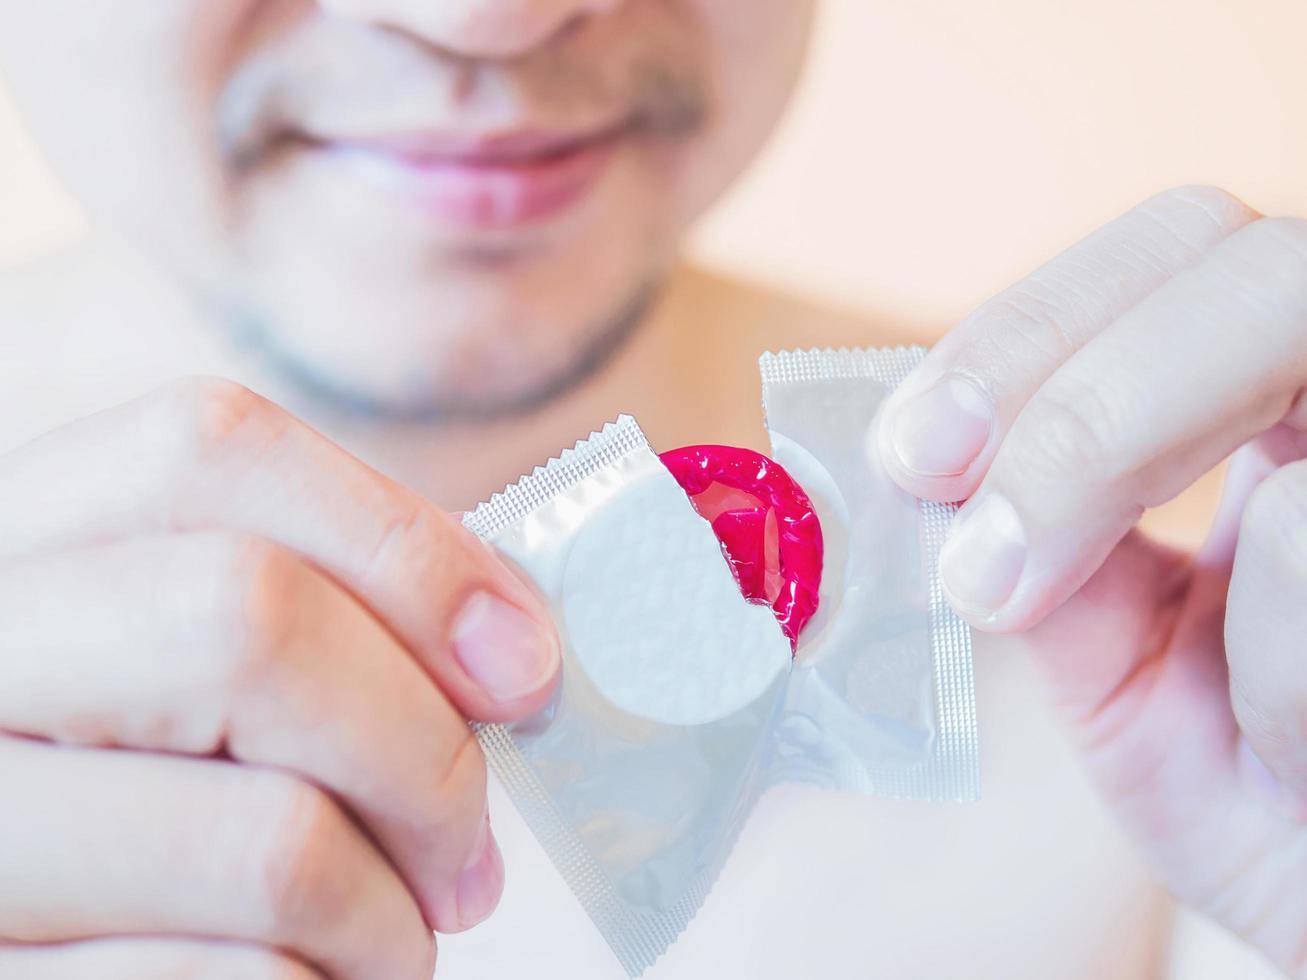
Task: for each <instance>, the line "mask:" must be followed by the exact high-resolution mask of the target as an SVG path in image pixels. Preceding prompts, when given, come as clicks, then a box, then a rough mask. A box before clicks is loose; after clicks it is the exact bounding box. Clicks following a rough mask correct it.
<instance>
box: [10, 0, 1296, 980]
mask: <svg viewBox="0 0 1307 980" xmlns="http://www.w3.org/2000/svg"><path fill="white" fill-rule="evenodd" d="M1304 39H1307V4H1304V3H1302V0H1245V2H1235V0H1097V2H1093V3H1090V2H1087V0H1085V2H1081V3H1069V2H1055V0H998V2H992V3H976V2H974V0H827V3H826V8H825V14H824V17H823V19H822V22H821V24H820V25H819V29H818V35H817V39H816V47H817V50H816V53H815V57H814V60H813V64H812V68H811V71H810V72H809V75H808V77H807V79H806V81H805V83H804V85H803V87H802V89H801V91H800V93H799V95H798V97H797V99H796V102H795V106H794V109H793V111H792V113H791V115H790V117H789V118H788V120H787V122H786V124H785V126H784V128H783V131H782V133H781V135H780V136H779V137H778V139H776V140H775V141H774V142H773V144H772V146H771V149H770V150H769V151H768V153H767V154H766V157H765V159H764V160H763V161H762V164H761V165H760V166H759V167H758V168H757V169H756V170H755V171H754V172H753V173H752V174H751V175H750V177H749V178H748V179H747V180H746V181H744V182H743V183H742V184H741V185H740V187H739V188H738V189H737V191H736V192H735V193H734V194H733V195H732V197H731V198H730V199H729V200H728V201H727V202H726V203H725V205H724V206H723V207H721V208H720V209H719V210H718V211H717V212H716V213H715V214H714V215H713V216H712V217H711V218H710V219H709V221H707V222H706V224H705V225H704V227H703V228H702V229H701V232H700V234H699V235H698V236H697V239H696V241H695V246H694V247H695V249H696V251H697V252H698V253H699V254H701V255H702V256H704V257H706V258H707V259H709V260H711V261H712V262H714V263H716V264H718V265H722V266H725V267H727V268H730V269H733V270H737V271H740V272H743V273H745V274H748V275H750V276H755V277H758V278H763V279H768V280H777V281H782V282H784V283H785V284H787V285H789V286H790V287H792V288H794V289H797V290H799V291H802V292H805V293H809V294H812V295H816V296H820V297H825V298H828V299H833V300H835V301H837V302H841V303H845V304H849V305H853V306H857V307H861V308H865V309H868V310H872V311H874V312H877V313H879V314H880V315H882V316H888V317H892V318H894V319H896V320H899V321H901V322H903V323H905V324H909V325H911V326H914V327H916V328H917V329H919V330H920V331H921V332H922V333H923V334H924V335H935V334H938V333H939V332H940V331H942V330H943V329H945V328H946V327H947V326H948V324H949V323H950V322H951V321H952V320H954V319H956V318H957V317H959V316H961V315H962V314H963V313H965V312H966V311H967V309H969V308H970V307H971V306H973V305H975V304H976V303H977V302H979V301H980V300H981V299H983V298H984V297H985V296H987V295H989V294H990V293H992V292H994V291H996V290H997V289H999V288H1002V287H1003V286H1004V285H1005V284H1007V283H1008V282H1010V281H1011V280H1013V279H1014V278H1016V277H1017V276H1018V275H1020V274H1021V273H1022V272H1023V271H1024V270H1026V269H1028V268H1030V267H1031V266H1032V265H1034V264H1036V263H1037V262H1039V261H1040V260H1041V259H1043V258H1045V257H1047V256H1048V255H1050V254H1051V253H1053V252H1055V251H1057V250H1058V249H1059V248H1061V247H1062V246H1064V245H1066V244H1068V243H1069V242H1070V241H1072V240H1074V239H1075V238H1076V237H1078V236H1079V235H1081V234H1083V233H1084V232H1086V231H1088V230H1090V229H1091V228H1093V227H1095V226H1096V225H1098V224H1101V223H1102V222H1103V221H1105V220H1107V219H1108V218H1110V217H1111V216H1113V215H1114V214H1116V213H1118V212H1120V211H1122V210H1124V209H1125V208H1126V207H1128V206H1129V205H1130V204H1131V203H1133V202H1135V201H1136V200H1138V199H1139V198H1141V197H1144V196H1146V195H1148V194H1150V193H1152V192H1154V191H1156V190H1160V189H1162V188H1165V187H1168V186H1171V185H1175V184H1179V183H1186V182H1204V183H1214V184H1219V185H1221V186H1224V187H1226V188H1228V189H1229V190H1232V191H1234V192H1235V193H1237V194H1240V195H1241V196H1243V197H1244V198H1245V199H1246V200H1248V201H1249V202H1250V203H1252V204H1253V205H1254V206H1256V207H1258V208H1260V209H1262V210H1264V211H1267V212H1288V213H1297V214H1304V215H1307V179H1305V178H1307V55H1304V51H1303V48H1304ZM80 229H81V217H80V215H79V214H78V211H77V208H76V207H75V205H74V204H73V203H72V202H70V201H69V200H68V199H67V198H66V197H65V195H64V194H63V193H62V192H61V191H60V189H59V188H58V187H57V186H56V185H55V184H54V183H53V182H52V181H51V180H50V178H49V177H48V175H47V174H46V173H45V172H44V170H43V169H42V167H41V164H40V161H39V159H38V157H37V155H36V154H35V152H34V151H33V150H32V148H31V147H30V145H29V144H28V143H27V142H26V140H25V138H24V136H23V135H22V133H21V131H20V129H19V127H18V123H17V121H16V120H15V119H14V118H13V115H12V112H11V110H10V107H9V106H8V105H7V104H6V103H5V102H4V98H3V92H2V91H0V263H5V262H10V261H15V260H20V259H21V258H22V257H24V256H26V255H30V254H32V253H34V252H36V251H39V250H41V249H45V248H49V247H52V246H55V245H57V244H58V243H59V242H60V241H63V240H66V239H67V238H68V237H70V236H74V235H76V234H78V232H79V230H80ZM1176 520H1178V521H1180V522H1182V523H1183V522H1184V521H1187V520H1189V518H1188V517H1187V516H1182V517H1180V518H1177V519H1176ZM1172 530H1173V531H1174V533H1176V534H1177V536H1184V535H1185V531H1184V530H1183V528H1179V527H1178V525H1177V526H1176V528H1173V529H1172ZM1067 844H1068V846H1074V842H1073V841H1068V842H1067ZM1182 933H1183V934H1184V935H1185V936H1186V937H1189V938H1193V939H1194V940H1195V943H1196V945H1192V946H1188V945H1187V946H1186V947H1185V949H1186V950H1187V951H1185V952H1182V953H1181V954H1180V956H1179V960H1178V962H1177V964H1176V970H1175V972H1176V975H1177V976H1180V977H1184V978H1190V977H1213V978H1216V977H1222V978H1228V977H1241V978H1253V977H1256V976H1260V975H1262V974H1261V971H1260V968H1258V967H1256V966H1255V965H1254V964H1252V963H1251V962H1249V961H1248V960H1247V959H1246V957H1245V954H1243V953H1242V952H1241V951H1240V950H1239V949H1238V948H1237V947H1236V946H1235V945H1234V944H1232V943H1230V942H1229V941H1227V940H1225V939H1224V938H1223V937H1221V936H1219V934H1215V933H1214V932H1213V931H1212V930H1210V929H1208V928H1207V927H1204V926H1203V925H1201V924H1199V923H1194V922H1191V921H1189V920H1187V919H1186V920H1185V921H1184V922H1183V923H1182Z"/></svg>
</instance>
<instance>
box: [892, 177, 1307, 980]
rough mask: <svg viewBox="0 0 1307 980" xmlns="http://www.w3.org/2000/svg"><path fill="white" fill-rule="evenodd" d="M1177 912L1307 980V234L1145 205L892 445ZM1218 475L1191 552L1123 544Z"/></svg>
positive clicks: (933, 397) (1226, 215)
mask: <svg viewBox="0 0 1307 980" xmlns="http://www.w3.org/2000/svg"><path fill="white" fill-rule="evenodd" d="M879 431H880V435H881V445H882V448H883V450H884V455H885V457H886V458H887V459H888V460H890V466H891V467H892V470H893V473H894V475H895V477H896V478H897V480H898V481H899V482H900V484H901V485H902V486H904V487H905V488H907V489H909V490H911V491H912V492H913V493H916V494H918V495H921V496H926V497H930V498H933V499H937V500H962V499H965V500H967V503H966V505H965V506H964V507H963V508H962V510H961V511H960V513H959V514H958V517H957V523H956V524H955V525H954V527H953V530H952V532H951V534H950V537H949V539H948V541H947V543H946V544H945V547H944V550H943V553H942V554H941V558H940V569H941V577H942V581H943V584H944V589H945V592H946V593H947V594H948V596H949V598H950V601H951V602H952V603H953V605H954V606H955V607H956V608H957V609H958V610H959V611H960V612H961V613H962V614H963V615H964V616H966V617H967V619H968V620H970V622H971V623H972V624H973V625H974V626H976V627H977V628H979V629H983V630H989V631H994V632H1001V633H1017V634H1019V635H1020V641H1021V644H1022V645H1023V646H1024V647H1025V648H1027V649H1028V650H1029V651H1030V652H1031V655H1032V657H1033V658H1034V659H1035V660H1036V661H1037V662H1038V663H1039V664H1040V665H1041V666H1042V667H1043V668H1044V670H1045V672H1046V673H1047V674H1048V676H1049V680H1050V685H1051V689H1052V693H1053V697H1054V698H1055V700H1056V701H1057V702H1059V704H1060V705H1061V706H1062V707H1063V708H1064V709H1065V710H1066V712H1067V714H1068V716H1069V717H1070V719H1071V720H1072V722H1073V724H1074V727H1075V730H1076V732H1077V735H1078V738H1079V741H1080V742H1081V744H1082V746H1083V748H1084V753H1085V758H1086V760H1087V762H1088V765H1089V768H1090V770H1091V771H1092V773H1093V774H1094V776H1095V777H1096V778H1097V780H1098V782H1099V784H1100V785H1101V787H1102V789H1103V792H1104V794H1105V796H1106V798H1107V799H1108V801H1109V803H1110V804H1111V805H1112V806H1113V807H1114V809H1115V810H1116V811H1117V812H1118V814H1119V815H1120V817H1121V819H1122V821H1123V822H1124V824H1125V825H1126V826H1127V828H1129V830H1130V831H1131V832H1132V833H1133V834H1134V836H1135V837H1136V839H1137V840H1138V841H1139V843H1140V844H1141V846H1142V847H1143V849H1144V850H1145V852H1146V853H1147V855H1148V857H1149V859H1150V861H1151V863H1152V865H1153V866H1154V867H1155V868H1156V870H1157V872H1158V874H1159V875H1160V877H1161V879H1162V880H1163V881H1164V882H1165V883H1166V884H1167V885H1168V887H1169V888H1170V889H1171V890H1172V891H1173V892H1174V893H1175V894H1176V895H1177V896H1178V897H1179V898H1180V899H1181V900H1182V901H1185V902H1188V903H1190V904H1192V905H1194V906H1195V907H1196V908H1198V909H1200V910H1202V911H1203V912H1205V913H1207V914H1208V915H1210V916H1211V917H1212V918H1214V919H1215V920H1216V921H1217V922H1220V923H1221V924H1223V925H1225V926H1226V927H1228V928H1230V929H1232V930H1233V931H1235V932H1236V933H1238V934H1240V935H1242V936H1243V937H1245V938H1246V939H1248V940H1249V941H1250V942H1252V943H1253V944H1254V945H1256V946H1257V947H1259V948H1260V949H1262V950H1263V951H1264V952H1265V953H1266V954H1267V955H1268V956H1269V957H1270V958H1271V959H1272V960H1273V961H1274V962H1275V963H1276V964H1277V965H1278V966H1279V967H1280V968H1281V969H1283V970H1285V971H1286V972H1287V973H1289V974H1290V975H1292V976H1295V977H1304V976H1307V929H1304V923H1307V888H1304V886H1303V880H1304V877H1305V875H1307V729H1304V727H1303V718H1304V710H1303V709H1304V705H1305V704H1307V681H1304V677H1305V676H1307V675H1304V672H1303V670H1302V663H1301V659H1302V650H1303V637H1304V636H1305V635H1307V620H1304V616H1303V613H1302V608H1303V605H1302V596H1303V594H1304V592H1305V591H1307V222H1305V221H1303V220H1301V219H1298V218H1292V217H1277V218H1268V217H1263V216H1261V215H1260V214H1258V213H1256V212H1255V211H1253V210H1252V209H1251V208H1249V207H1247V206H1246V205H1245V204H1243V203H1242V202H1240V201H1239V200H1237V199H1235V198H1234V197H1232V196H1231V195H1229V194H1226V193H1224V192H1222V191H1219V190H1215V189H1212V188H1203V187H1194V188H1181V189H1178V190H1175V191H1171V192H1168V193H1166V194H1162V195H1159V196H1158V197H1156V198H1153V199H1152V200H1149V201H1147V202H1145V203H1143V204H1141V205H1140V206H1139V207H1138V208H1136V209H1135V210H1133V211H1131V212H1130V213H1128V214H1126V215H1124V216H1122V217H1121V218H1119V219H1117V220H1116V221H1115V222H1113V223H1111V224H1109V225H1107V226H1106V227H1105V228H1103V229H1101V230H1100V231H1098V232H1097V233H1096V234H1095V235H1093V236H1091V237H1090V238H1088V239H1086V240H1085V241H1083V242H1081V243H1079V244H1077V245H1076V246H1074V247H1073V248H1071V249H1070V250H1068V251H1067V252H1066V253H1064V254H1063V255H1061V256H1059V257H1058V258H1056V259H1053V260H1052V261H1051V262H1049V263H1048V264H1047V265H1046V266H1044V267H1043V268H1041V269H1040V270H1038V271H1037V272H1035V273H1033V274H1032V275H1031V276H1030V277H1029V278H1027V279H1025V280H1023V281H1022V282H1020V283H1018V284H1016V285H1015V286H1013V287H1012V288H1011V289H1009V290H1007V291H1005V292H1004V293H1001V294H1000V295H999V296H997V297H996V298H995V299H993V300H992V301H990V302H989V303H988V304H986V305H985V306H984V307H982V308H981V309H980V310H978V311H977V312H976V313H975V314H973V315H972V316H971V317H969V318H968V319H967V320H966V321H965V322H963V323H962V324H960V325H959V326H958V327H957V328H956V329H955V330H954V331H953V332H952V333H951V334H949V336H948V337H946V338H945V339H944V341H942V342H941V343H940V344H939V345H938V346H937V347H936V348H935V349H934V350H933V351H932V352H931V354H930V355H929V357H928V358H927V359H926V360H925V362H924V363H923V364H922V365H920V367H919V368H918V369H917V370H916V372H914V374H913V375H912V376H911V377H910V378H908V380H907V381H906V382H905V383H904V385H903V387H902V388H901V389H900V390H899V391H898V392H896V394H895V396H894V398H893V399H892V400H891V403H890V404H889V405H888V406H887V408H886V413H885V416H884V424H883V425H882V426H881V428H880V430H879ZM1231 453H1233V454H1234V458H1233V461H1232V463H1231V468H1230V473H1229V477H1228V480H1227V485H1226V493H1225V498H1224V500H1223V501H1222V504H1221V508H1220V510H1219V512H1218V514H1217V516H1216V519H1215V521H1214V523H1213V525H1212V527H1211V529H1210V532H1209V534H1208V537H1207V540H1206V542H1205V543H1204V544H1203V545H1202V547H1201V548H1199V549H1198V550H1196V551H1195V552H1193V553H1186V552H1181V551H1176V550H1174V549H1171V548H1167V547H1163V546H1161V545H1159V544H1157V543H1155V542H1153V541H1150V540H1149V539H1148V538H1147V537H1146V536H1145V535H1143V534H1141V533H1140V532H1139V531H1138V530H1137V529H1136V527H1135V525H1136V524H1137V522H1138V521H1139V519H1140V517H1141V516H1142V515H1143V513H1144V511H1145V509H1146V508H1148V507H1153V506H1157V505H1159V504H1161V503H1163V502H1165V501H1167V500H1170V499H1172V498H1173V497H1175V496H1176V494H1178V493H1179V492H1181V491H1182V490H1183V489H1185V488H1186V487H1187V486H1189V485H1190V484H1192V483H1193V482H1194V481H1195V480H1197V479H1198V478H1199V477H1200V476H1202V475H1203V474H1204V473H1206V472H1207V471H1209V470H1210V469H1211V468H1212V467H1214V466H1215V465H1216V464H1217V463H1218V462H1219V461H1221V460H1222V459H1224V458H1225V457H1226V456H1228V455H1230V454H1231Z"/></svg>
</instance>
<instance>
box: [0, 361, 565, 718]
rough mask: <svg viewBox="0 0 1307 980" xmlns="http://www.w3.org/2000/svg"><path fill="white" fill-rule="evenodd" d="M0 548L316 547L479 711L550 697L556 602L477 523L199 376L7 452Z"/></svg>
mask: <svg viewBox="0 0 1307 980" xmlns="http://www.w3.org/2000/svg"><path fill="white" fill-rule="evenodd" d="M0 499H2V500H4V501H5V505H6V506H5V507H4V508H3V511H2V512H0V557H4V556H10V557H12V556H15V555H21V554H27V553H31V552H33V551H38V550H53V549H60V548H74V547H81V546H85V545H88V544H94V543H98V542H104V541H109V540H121V539H122V538H124V537H129V536H133V535H136V534H142V533H158V532H172V531H179V530H180V531H185V530H208V529H215V528H221V529H226V530H231V531H243V532H246V533H248V534H251V535H254V536H257V537H262V538H267V539H269V540H272V541H276V542H278V543H279V544H281V545H283V546H285V547H287V548H289V549H290V550H292V551H295V552H298V553H300V554H302V555H304V556H306V557H307V558H308V559H309V560H311V561H312V562H314V563H315V564H317V565H319V566H320V567H322V568H323V569H324V570H326V571H327V572H328V573H329V574H331V575H332V576H333V577H335V578H336V579H337V580H339V581H340V582H341V583H342V584H343V585H344V586H345V587H346V588H347V589H349V590H350V591H351V592H353V593H354V594H355V595H357V596H358V597H359V598H360V600H361V601H362V602H363V603H364V604H365V605H367V606H368V607H369V608H371V609H372V610H373V612H374V613H375V614H376V615H377V616H378V617H379V618H381V619H382V620H383V621H384V622H385V623H386V624H387V626H388V627H389V628H390V629H391V630H393V631H394V632H395V634H396V635H397V636H398V637H399V638H400V639H401V640H402V641H403V643H404V645H405V646H406V647H407V648H409V649H410V650H412V651H413V652H414V653H415V654H416V655H417V656H418V657H419V659H420V660H421V662H422V663H423V665H424V666H425V667H426V669H427V670H428V671H429V672H430V673H431V674H432V675H433V676H434V677H435V678H436V680H437V681H438V683H439V684H440V686H441V687H442V688H443V689H444V690H445V691H446V692H447V693H448V694H449V696H450V698H451V700H453V702H454V703H455V704H456V705H457V706H458V707H459V709H460V710H461V711H462V712H463V713H464V714H465V715H468V716H469V717H473V718H479V719H482V720H485V721H505V720H511V719H512V718H516V717H519V716H521V715H523V714H529V713H531V712H533V711H535V710H537V709H538V708H540V707H541V706H542V705H543V704H544V702H545V701H546V699H547V698H548V696H549V693H550V691H551V689H552V686H553V683H554V681H555V679H556V676H557V672H558V667H559V662H560V661H559V653H558V645H557V639H556V636H555V634H554V631H553V627H552V625H550V621H549V616H548V613H547V611H546V610H545V609H544V608H543V606H542V604H541V603H540V602H539V601H538V600H537V599H536V598H535V597H534V596H533V595H532V594H531V592H530V591H529V590H528V589H527V588H526V587H525V586H524V585H523V584H522V583H521V582H520V581H519V580H518V579H517V578H516V577H515V576H514V575H513V574H512V573H511V572H509V571H508V569H507V568H505V567H504V566H503V565H502V564H501V563H500V562H499V561H497V560H496V559H495V558H494V557H493V555H492V554H491V553H490V551H489V550H488V549H487V548H485V547H483V546H482V545H481V544H480V542H478V541H477V540H476V538H475V537H474V536H473V535H471V534H470V533H469V532H468V531H466V530H465V529H463V528H462V527H461V526H460V525H458V524H457V523H456V522H454V521H453V520H452V519H450V518H449V517H448V516H447V515H445V514H443V513H441V512H440V511H439V510H438V509H437V508H435V507H434V506H432V505H431V503H430V502H428V501H426V500H424V499H423V498H422V497H421V496H419V495H418V494H416V493H414V492H413V491H411V490H408V489H405V488H404V487H401V486H399V485H398V484H396V483H395V482H393V481H392V480H389V479H387V478H386V477H384V476H382V475H381V474H379V473H376V472H375V471H373V470H371V469H369V468H368V467H366V466H364V465H363V464H362V463H361V462H359V461H358V460H357V459H355V458H354V457H352V456H350V455H349V454H348V453H346V452H344V451H343V450H342V449H340V448H339V447H337V446H335V445H334V444H332V443H331V442H329V441H328V440H326V439H325V438H323V437H322V436H320V435H319V434H318V433H316V432H314V431H313V430H311V429H309V428H308V427H307V426H305V425H304V424H303V423H301V422H299V421H298V420H296V419H294V418H292V417H291V416H290V415H288V414H286V413H285V412H283V411H282V410H281V409H279V408H277V407H276V406H275V405H273V404H272V403H271V402H269V401H267V400H265V399H263V398H260V397H259V396H257V395H255V394H253V393H252V392H249V391H247V390H246V389H244V388H241V387H240V386H238V385H235V384H232V383H231V382H225V381H216V380H201V381H190V382H186V383H183V384H177V385H174V386H172V387H170V388H167V389H164V390H162V391H160V392H158V393H156V394H154V395H152V396H149V397H146V398H143V399H140V400H138V401H135V402H132V403H129V404H128V405H124V406H121V407H119V408H116V409H111V410H109V411H107V412H102V413H100V414H99V415H95V416H91V417H90V418H88V419H84V420H82V421H80V422H78V423H74V424H73V425H70V426H67V427H65V428H63V429H60V430H57V431H55V432H53V433H50V434H49V435H47V436H44V437H42V438H41V439H38V440H36V441H35V442H33V443H30V444H28V445H27V446H25V447H22V448H21V449H19V450H17V451H15V452H14V453H11V454H10V455H9V456H7V457H4V458H3V459H2V460H0Z"/></svg>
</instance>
